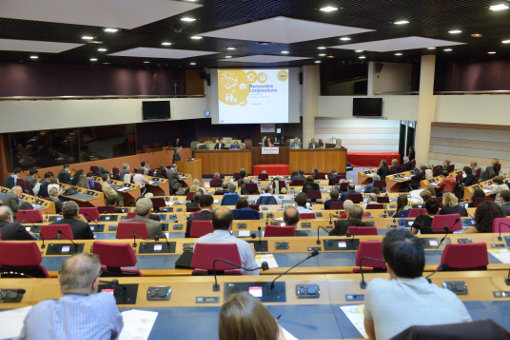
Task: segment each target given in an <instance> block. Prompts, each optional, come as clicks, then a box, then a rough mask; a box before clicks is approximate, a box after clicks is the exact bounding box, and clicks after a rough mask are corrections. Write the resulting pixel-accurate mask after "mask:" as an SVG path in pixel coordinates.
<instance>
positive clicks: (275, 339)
mask: <svg viewBox="0 0 510 340" xmlns="http://www.w3.org/2000/svg"><path fill="white" fill-rule="evenodd" d="M218 332H219V337H220V340H261V339H264V340H284V339H285V338H284V337H283V334H282V331H281V330H280V327H279V326H278V324H277V323H276V320H275V318H274V317H273V316H272V315H271V313H269V311H268V310H267V308H266V307H264V305H263V304H262V303H261V302H260V301H259V300H258V299H257V298H254V297H253V296H251V295H250V294H248V293H246V292H243V293H236V294H232V295H230V297H229V298H228V300H227V301H226V302H225V303H224V304H223V306H222V307H221V310H220V321H219V326H218Z"/></svg>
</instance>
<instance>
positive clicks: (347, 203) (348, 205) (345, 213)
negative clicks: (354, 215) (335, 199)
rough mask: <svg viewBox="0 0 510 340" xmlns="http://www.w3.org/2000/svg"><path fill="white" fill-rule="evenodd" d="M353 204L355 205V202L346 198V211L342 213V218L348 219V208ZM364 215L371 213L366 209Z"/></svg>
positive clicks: (368, 215)
mask: <svg viewBox="0 0 510 340" xmlns="http://www.w3.org/2000/svg"><path fill="white" fill-rule="evenodd" d="M352 206H354V203H353V202H352V201H351V200H345V201H344V210H345V211H344V212H343V213H342V214H341V215H340V218H343V219H346V218H347V216H348V212H347V211H348V210H349V209H350V208H351V207H352ZM362 216H363V217H370V214H369V213H367V212H365V211H364V212H363V215H362Z"/></svg>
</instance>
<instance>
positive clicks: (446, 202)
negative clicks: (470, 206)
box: [439, 192, 468, 216]
mask: <svg viewBox="0 0 510 340" xmlns="http://www.w3.org/2000/svg"><path fill="white" fill-rule="evenodd" d="M450 214H460V216H467V215H468V213H467V210H466V208H464V207H463V206H462V205H459V200H458V199H457V196H455V195H454V194H452V193H451V192H447V193H445V194H443V208H442V209H441V211H440V212H439V215H450Z"/></svg>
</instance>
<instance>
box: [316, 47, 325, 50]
mask: <svg viewBox="0 0 510 340" xmlns="http://www.w3.org/2000/svg"><path fill="white" fill-rule="evenodd" d="M317 49H318V50H325V49H326V47H324V46H319V47H317Z"/></svg>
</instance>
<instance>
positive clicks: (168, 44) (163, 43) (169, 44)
mask: <svg viewBox="0 0 510 340" xmlns="http://www.w3.org/2000/svg"><path fill="white" fill-rule="evenodd" d="M161 45H162V46H172V43H171V42H169V41H163V42H162V43H161Z"/></svg>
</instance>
